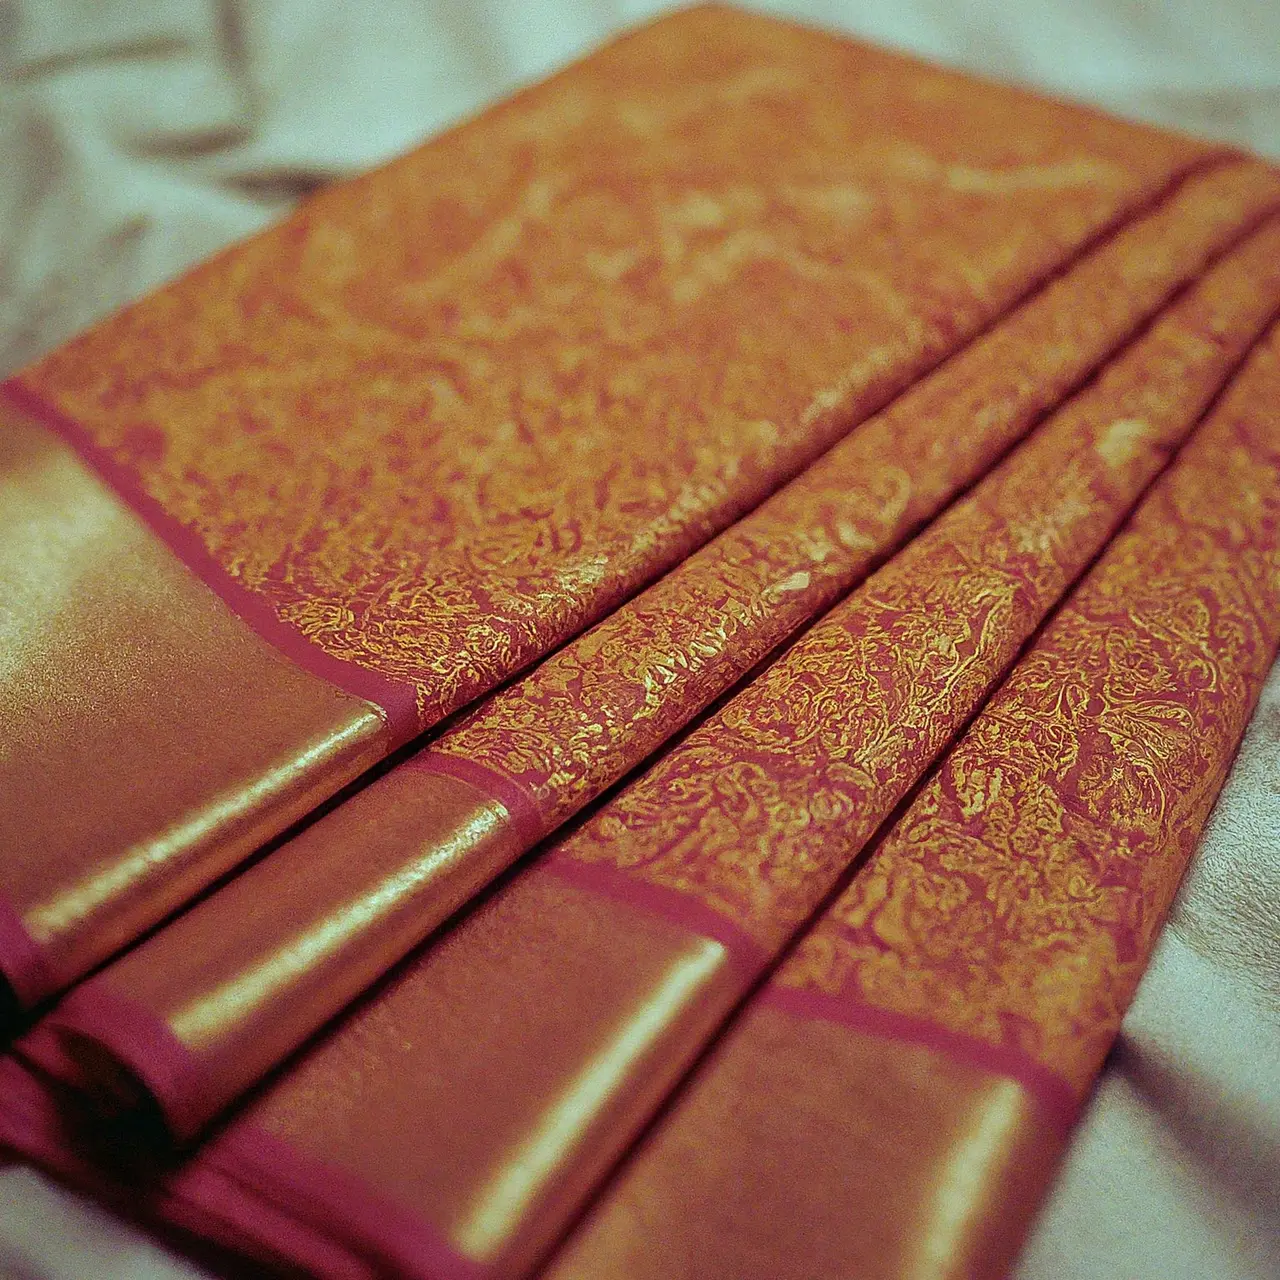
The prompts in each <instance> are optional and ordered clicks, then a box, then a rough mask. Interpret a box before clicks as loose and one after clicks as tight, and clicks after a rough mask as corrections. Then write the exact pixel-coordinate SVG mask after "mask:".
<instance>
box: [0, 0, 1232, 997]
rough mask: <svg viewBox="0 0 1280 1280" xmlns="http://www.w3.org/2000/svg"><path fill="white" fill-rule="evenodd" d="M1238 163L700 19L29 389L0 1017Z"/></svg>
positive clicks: (1129, 129)
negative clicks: (1029, 299) (1031, 299)
mask: <svg viewBox="0 0 1280 1280" xmlns="http://www.w3.org/2000/svg"><path fill="white" fill-rule="evenodd" d="M1220 158H1221V153H1220V152H1218V151H1216V150H1215V149H1214V148H1210V147H1207V146H1204V145H1202V144H1199V143H1195V142H1193V141H1191V140H1188V139H1183V138H1179V137H1175V136H1173V135H1170V134H1167V133H1162V132H1160V131H1157V130H1153V129H1145V128H1141V127H1138V126H1133V125H1128V124H1124V123H1121V122H1119V121H1114V120H1110V119H1108V118H1106V117H1104V116H1102V115H1100V114H1097V113H1094V112H1090V111H1086V110H1083V109H1080V108H1076V107H1071V106H1066V105H1062V104H1057V103H1053V102H1050V101H1047V100H1045V99H1042V98H1039V97H1037V96H1035V95H1032V94H1029V93H1025V92H1021V91H1017V90H1014V89H1007V88H1003V87H999V86H995V85H986V84H979V83H977V82H975V81H973V80H971V79H969V78H966V77H964V76H961V75H958V74H954V73H951V72H946V71H943V70H939V69H934V68H930V67H927V66H924V65H922V64H919V63H915V62H912V61H910V60H908V59H905V58H901V57H898V56H895V55H891V54H888V53H881V52H878V51H876V50H873V49H870V48H867V47H864V46H861V45H857V44H855V43H853V42H850V41H847V40H843V39H839V38H835V37H831V36H827V35H824V34H822V33H820V32H816V31H810V30H806V29H803V28H800V27H797V26H794V25H790V24H787V23H783V22H778V21H776V20H772V19H768V18H763V17H758V16H754V15H748V14H741V13H734V12H732V11H729V10H722V9H718V8H708V9H697V10H690V11H687V12H684V13H680V14H676V15H672V16H670V17H667V18H664V19H662V20H660V21H658V22H656V23H654V24H652V25H650V26H648V27H646V28H643V29H641V30H639V31H636V32H633V33H631V34H629V35H626V36H624V37H623V38H621V39H619V40H617V41H615V42H614V43H613V44H611V45H609V46H608V47H606V48H604V49H602V50H600V51H598V52H597V53H595V54H593V55H591V56H590V57H589V58H587V59H586V60H585V61H583V62H581V63H578V64H576V65H575V66H573V67H570V68H569V69H568V70H566V71H564V72H562V73H560V74H558V75H556V76H553V77H552V78H550V79H549V80H547V81H545V82H543V83H541V84H539V85H535V86H533V87H531V88H529V89H527V90H525V91H523V92H522V93H520V94H518V95H516V96H515V97H514V98H513V99H511V100H510V101H508V102H505V103H502V104H500V105H498V106H497V107H495V108H493V109H492V110H490V111H488V112H486V113H484V114H483V115H481V116H479V117H477V118H476V119H474V120H471V121H469V122H467V123H465V124H463V125H462V126H460V127H458V128H456V129H454V130H452V131H450V132H448V133H447V134H445V135H444V136H442V137H441V138H439V139H436V140H435V141H433V142H431V143H429V144H427V145H426V146H424V147H422V148H420V149H419V150H417V151H415V152H413V153H412V154H410V155H408V156H405V157H403V158H402V159H400V160H397V161H395V162H393V163H392V164H390V165H389V166H387V167H385V168H383V169H381V170H378V171H377V172H375V173H372V174H369V175H366V176H364V177H361V178H358V179H356V180H354V181H351V182H346V183H342V184H338V185H335V186H333V187H331V188H328V189H327V190H325V191H323V192H321V193H319V194H318V195H317V196H315V197H314V198H312V199H311V200H309V201H308V202H307V203H306V204H305V205H304V206H303V207H302V208H300V209H299V210H298V211H297V212H296V213H295V214H293V215H292V216H291V217H290V218H288V219H287V220H286V221H285V222H283V223H282V224H280V225H279V226H276V227H273V228H271V229H269V230H268V231H266V232H264V233H263V234H261V235H259V236H257V237H255V238H253V239H251V240H249V241H248V242H246V243H244V244H242V245H240V246H237V247H235V248H233V249H231V250H229V251H227V252H225V253H222V254H220V255H218V256H217V257H215V258H214V259H212V260H211V261H210V262H208V263H206V264H204V265H202V266H200V267H199V268H197V269H196V270H194V271H193V272H191V273H189V274H188V275H187V276H185V277H184V278H183V279H181V280H179V281H176V282H174V283H173V284H171V285H168V286H166V287H165V288H163V289H161V290H160V291H158V292H157V293H156V294H154V295H152V296H151V297H149V298H147V299H144V300H143V301H141V302H139V303H137V304H135V305H133V306H131V307H129V308H127V309H125V310H124V311H122V312H121V313H120V314H118V315H117V316H115V317H113V318H111V319H109V320H107V321H106V322H104V323H102V324H100V325H98V326H96V327H95V328H94V329H92V330H91V331H89V332H88V333H86V334H84V335H82V336H81V337H79V338H78V339H76V340H75V341H73V342H71V343H69V344H67V345H66V346H65V347H63V348H61V349H60V350H58V351H55V352H54V353H52V354H51V355H49V356H47V357H45V358H44V359H42V360H40V361H39V362H38V363H36V364H35V365H33V366H32V367H30V368H28V369H26V370H24V371H22V372H21V373H19V374H18V375H17V376H16V377H15V378H13V379H10V380H9V382H7V383H6V384H5V395H4V408H3V409H2V410H0V412H2V413H3V415H4V419H3V425H4V428H5V430H4V431H3V433H0V434H3V435H4V437H5V443H4V446H3V447H4V450H5V453H4V454H3V457H2V461H0V466H2V467H3V470H0V498H2V499H3V501H0V509H3V510H4V511H6V512H8V511H11V510H17V509H18V507H19V506H21V507H22V509H23V511H24V516H23V524H22V536H21V537H19V536H18V535H16V534H15V535H14V537H13V538H9V537H7V536H6V538H4V539H0V544H3V550H2V551H0V568H2V569H3V573H4V577H3V579H0V582H2V583H3V586H4V590H5V593H6V599H7V600H8V601H10V602H12V603H13V606H14V607H13V609H12V610H11V611H10V612H9V613H7V614H6V621H5V624H4V625H5V627H6V632H5V634H4V636H3V639H4V642H5V646H6V651H7V652H12V653H13V654H14V655H16V657H15V659H14V660H13V661H11V662H6V664H5V666H4V667H3V670H2V675H0V678H2V680H3V684H2V685H0V706H2V707H3V715H4V717H5V720H4V741H5V747H6V750H5V753H4V755H3V757H0V848H3V850H4V855H3V861H2V862H0V897H2V898H3V899H4V902H5V904H6V905H5V906H4V907H3V908H0V912H2V914H3V917H4V919H5V920H6V921H7V924H6V926H5V928H4V930H3V933H0V948H2V949H0V971H2V972H3V974H4V975H5V982H6V983H7V991H6V1000H5V1002H4V1003H18V1004H21V1005H30V1004H32V1003H34V1002H36V1001H38V1000H41V999H43V998H45V997H47V996H49V995H51V994H53V993H54V992H56V991H57V990H59V989H61V988H63V987H65V986H67V985H69V984H70V983H72V982H73V981H75V980H76V979H78V978H79V977H81V976H83V975H84V974H85V973H86V972H88V971H89V970H90V969H92V968H93V967H95V966H96V965H98V964H99V963H101V962H102V961H104V960H105V959H106V958H107V957H108V956H110V955H111V954H112V953H113V952H114V951H116V950H117V949H119V948H120V947H122V946H124V945H126V944H128V943H129V942H131V941H133V940H135V939H136V938H137V937H138V936H140V934H141V933H143V932H144V931H145V930H146V929H148V928H150V927H151V926H153V925H155V924H157V923H158V922H159V921H160V920H162V919H164V918H165V917H166V916H167V915H169V914H170V913H172V912H173V911H174V910H175V909H177V908H178V907H180V906H182V905H183V904H184V903H185V902H187V901H189V900H190V899H191V897H192V896H193V895H195V894H196V893H198V892H200V891H201V890H202V889H203V888H205V887H206V886H207V885H209V884H210V883H212V882H213V881H214V880H216V879H217V878H218V877H220V876H221V875H223V874H225V873H226V872H227V871H229V870H230V869H231V868H233V867H234V866H235V865H237V864H238V863H239V862H240V861H241V860H242V859H243V858H244V857H245V855H246V854H248V853H249V852H250V851H251V850H252V849H253V848H254V847H256V846H259V845H261V844H262V843H263V842H264V841H266V840H268V839H270V838H272V837H274V836H276V835H278V834H279V833H280V832H281V831H282V830H284V829H285V828H286V827H288V826H289V825H290V824H292V823H293V822H295V821H296V820H297V819H298V818H299V817H301V816H302V814H304V813H305V812H306V811H308V810H309V809H311V808H313V807H314V806H316V805H317V804H319V803H320V802H321V801H323V800H324V799H326V798H327V797H329V796H331V795H333V794H334V793H335V792H337V791H338V790H339V789H340V788H341V787H342V786H343V785H344V784H346V783H347V782H349V781H350V780H351V779H352V778H354V777H355V776H357V775H359V774H360V773H362V772H364V771H365V770H367V769H368V768H369V767H370V765H371V764H372V763H373V762H374V761H376V760H377V759H380V758H382V757H384V756H385V755H386V754H387V753H388V752H389V751H391V750H392V749H393V748H394V747H395V746H397V745H399V744H402V743H404V742H406V741H407V740H408V739H410V738H412V737H414V736H415V735H417V734H419V733H421V732H423V731H425V730H427V729H428V728H430V727H431V726H433V725H435V724H436V723H438V722H439V721H440V720H441V719H442V718H444V717H445V716H447V715H450V714H452V713H453V712H455V711H457V710H458V709H459V708H461V707H463V706H465V705H467V704H468V703H470V702H472V701H473V700H475V699H476V698H478V697H480V696H482V695H483V694H485V693H487V692H489V691H491V690H492V689H494V688H496V687H497V686H498V685H500V684H502V683H504V682H505V681H507V680H509V679H510V678H511V677H513V676H515V675H516V674H518V673H519V672H520V671H521V670H523V669H524V668H526V667H528V666H530V665H531V664H532V663H534V662H536V661H537V660H538V659H540V658H541V657H543V656H545V655H546V654H547V653H549V652H551V651H552V650H554V649H555V648H557V647H559V646H560V645H562V644H563V643H564V642H565V641H567V640H568V639H570V638H571V637H572V636H574V635H576V634H577V633H579V632H580V631H582V630H583V629H584V628H586V627H587V626H589V625H590V624H592V623H594V622H596V621H598V620H599V619H600V618H601V617H603V616H605V615H606V614H607V613H608V612H609V611H610V610H611V609H613V608H614V607H615V606H616V605H617V604H618V603H620V602H621V601H622V600H624V599H626V598H627V597H629V596H630V595H632V594H634V593H635V592H636V591H637V590H639V589H641V588H642V587H643V586H645V585H646V584H647V583H649V582H651V581H653V580H654V579H655V578H656V577H658V576H659V575H660V574H662V573H663V572H665V571H666V570H668V569H669V568H671V567H672V566H673V565H675V564H677V563H679V562H680V561H681V560H682V559H683V558H684V557H686V556H687V555H688V554H690V553H691V552H692V551H693V550H695V549H696V548H697V547H698V546H700V545H702V544H703V543H704V542H706V541H707V540H708V539H709V538H711V537H712V536H713V535H715V534H716V533H717V532H719V531H720V530H722V529H723V528H725V527H726V526H727V525H729V524H730V523H731V522H732V521H733V520H734V519H735V518H737V517H738V516H740V515H741V514H743V512H745V511H747V510H749V509H750V508H752V507H753V506H754V505H756V504H757V503H759V502H760V501H761V500H762V499H763V498H765V497H766V496H767V495H768V494H769V493H771V492H772V491H773V490H775V489H776V488H778V487H779V486H780V485H781V484H783V483H784V482H785V481H787V480H788V479H790V478H791V477H792V476H794V475H795V474H796V473H797V472H798V471H800V470H801V469H802V468H803V467H804V466H805V465H806V464H807V463H809V462H811V461H813V460H814V459H815V458H816V457H818V456H819V455H820V454H821V453H822V452H823V451H824V450H825V449H827V448H828V447H829V446H830V445H832V444H833V443H834V442H835V441H836V440H838V439H839V438H840V437H841V436H843V435H844V434H845V433H846V432H847V431H848V430H849V429H850V428H851V427H853V426H854V425H855V424H856V423H857V422H859V421H861V420H862V419H864V418H865V417H867V416H868V415H869V414H871V413H873V412H874V411H876V410H877V409H879V408H880V407H882V406H883V405H884V404H885V403H886V402H887V401H888V400H889V399H890V398H891V397H892V396H893V395H894V394H896V393H897V392H899V391H901V390H902V389H903V388H905V387H906V386H908V385H909V384H910V383H911V382H912V381H914V380H915V379H916V378H917V377H919V376H920V375H921V374H922V373H923V372H925V371H926V370H927V369H929V368H931V367H933V366H934V365H935V364H937V362H938V361H940V360H941V359H943V358H944V357H945V356H946V355H948V354H949V353H951V352H953V351H955V350H956V349H958V348H959V347H960V346H962V345H963V344H964V343H965V342H966V341H967V340H969V339H971V338H972V337H973V336H974V335H975V334H977V333H978V332H980V331H981V330H982V329H983V328H984V327H986V326H988V325H989V324H990V323H991V322H992V321H993V320H995V319H996V318H997V317H998V316H1000V315H1001V314H1003V313H1004V312H1005V311H1006V310H1007V309H1008V308H1009V307H1010V306H1011V305H1012V304H1013V303H1014V302H1016V301H1017V300H1018V299H1019V298H1021V297H1023V296H1025V295H1026V294H1027V292H1028V291H1029V290H1030V289H1032V288H1033V287H1035V286H1036V285H1037V284H1039V283H1041V282H1043V281H1044V280H1045V279H1046V278H1048V277H1049V276H1051V275H1053V274H1054V273H1055V272H1057V271H1059V270H1060V269H1061V268H1062V267H1063V266H1064V265H1065V264H1067V263H1068V262H1070V261H1071V259H1072V258H1073V257H1075V256H1077V255H1078V254H1079V253H1080V252H1082V251H1083V249H1084V248H1085V247H1086V246H1087V245H1089V244H1090V243H1091V242H1092V241H1093V240H1095V239H1096V238H1097V237H1098V236H1100V235H1102V234H1104V233H1105V232H1106V231H1107V230H1108V229H1110V228H1113V227H1114V226H1115V225H1117V223H1118V222H1119V221H1121V220H1122V219H1124V218H1125V217H1128V216H1132V215H1133V214H1134V213H1135V212H1137V211H1139V210H1140V209H1142V208H1143V207H1144V206H1145V205H1146V204H1148V203H1149V202H1151V201H1152V200H1153V199H1155V198H1156V197H1157V196H1158V195H1159V194H1160V193H1161V192H1162V191H1163V190H1165V189H1166V188H1167V187H1168V186H1169V184H1170V183H1172V182H1173V181H1175V180H1176V179H1177V178H1178V177H1180V176H1184V175H1186V174H1187V173H1188V172H1191V171H1193V170H1196V169H1198V168H1202V167H1204V166H1205V165H1207V164H1210V163H1214V162H1215V161H1216V159H1220ZM6 518H7V517H6ZM3 532H4V533H5V534H6V535H8V534H9V533H10V530H9V528H8V526H7V525H6V527H5V528H4V530H3ZM15 938H16V940H17V942H16V946H11V945H9V944H10V943H12V942H13V940H14V939H15ZM33 955H35V956H36V959H37V961H38V962H37V963H33V962H32V956H33Z"/></svg>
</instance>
